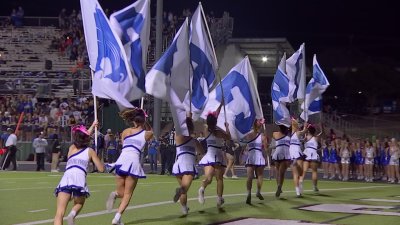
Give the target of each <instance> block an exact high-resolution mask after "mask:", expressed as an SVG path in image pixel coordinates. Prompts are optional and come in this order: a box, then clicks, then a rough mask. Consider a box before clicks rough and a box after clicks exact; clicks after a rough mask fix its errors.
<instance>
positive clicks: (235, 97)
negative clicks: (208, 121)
mask: <svg viewBox="0 0 400 225" xmlns="http://www.w3.org/2000/svg"><path fill="white" fill-rule="evenodd" d="M221 85H222V89H221ZM254 85H255V82H254V76H253V72H252V69H251V65H250V61H249V59H248V57H247V56H246V57H245V58H244V59H243V60H242V61H241V62H240V63H238V64H237V65H236V66H235V67H233V68H232V69H231V71H230V72H229V73H228V74H227V75H226V76H225V77H224V79H223V80H222V81H221V84H218V85H217V86H216V87H215V89H214V90H213V91H212V92H211V93H210V95H209V100H208V103H207V106H206V108H205V110H204V111H203V114H202V118H204V119H205V118H207V114H208V113H209V112H212V111H215V110H217V108H218V107H219V105H220V104H221V102H222V97H224V103H225V110H226V112H225V110H224V108H222V109H221V112H220V115H219V117H218V123H217V126H218V127H220V128H221V129H223V130H225V125H224V122H225V119H224V117H225V115H226V118H227V121H226V122H228V123H229V131H230V133H231V136H232V139H234V140H240V139H242V138H243V137H244V136H246V135H247V134H248V133H249V132H251V130H252V128H253V124H254V121H255V120H256V119H263V118H264V117H263V115H262V114H261V106H260V105H259V104H258V101H257V95H258V93H257V89H256V87H255V86H254ZM222 90H223V91H222ZM222 92H223V94H222Z"/></svg>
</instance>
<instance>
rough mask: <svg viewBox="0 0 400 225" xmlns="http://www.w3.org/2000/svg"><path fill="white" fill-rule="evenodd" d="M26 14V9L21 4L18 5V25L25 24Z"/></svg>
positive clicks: (16, 23)
mask: <svg viewBox="0 0 400 225" xmlns="http://www.w3.org/2000/svg"><path fill="white" fill-rule="evenodd" d="M24 14H25V12H24V9H23V8H22V7H21V6H20V7H18V10H17V14H16V21H15V26H16V27H22V26H23V21H24Z"/></svg>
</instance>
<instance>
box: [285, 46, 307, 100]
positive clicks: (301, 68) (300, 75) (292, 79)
mask: <svg viewBox="0 0 400 225" xmlns="http://www.w3.org/2000/svg"><path fill="white" fill-rule="evenodd" d="M304 45H305V44H304V43H303V44H302V45H301V46H300V48H299V49H298V50H297V51H296V52H295V53H293V55H292V56H291V57H290V58H288V59H287V60H286V74H287V76H288V77H289V96H290V102H294V101H295V100H297V99H304V94H305V93H304V89H305V81H306V60H305V49H304V47H305V46H304Z"/></svg>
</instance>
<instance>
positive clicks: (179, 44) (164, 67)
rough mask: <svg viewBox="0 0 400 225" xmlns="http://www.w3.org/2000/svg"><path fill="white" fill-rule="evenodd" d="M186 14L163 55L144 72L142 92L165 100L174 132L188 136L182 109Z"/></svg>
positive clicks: (185, 97)
mask: <svg viewBox="0 0 400 225" xmlns="http://www.w3.org/2000/svg"><path fill="white" fill-rule="evenodd" d="M188 27H189V26H188V18H186V20H185V21H184V23H183V24H182V26H181V28H180V29H179V31H178V32H177V33H176V35H175V37H174V40H173V41H172V43H171V45H170V46H169V48H168V49H167V50H166V51H165V53H164V55H163V56H161V58H160V59H159V60H158V61H157V63H156V64H155V65H154V66H153V68H151V70H150V71H149V72H148V73H147V75H146V83H145V85H146V93H147V94H150V95H153V96H154V97H156V98H160V99H163V100H166V101H168V102H169V105H170V108H171V113H172V117H173V119H174V125H175V131H176V134H177V135H185V136H188V135H189V132H188V130H187V127H186V122H185V120H186V115H185V114H186V111H188V103H187V102H188V98H189V89H190V83H189V82H190V73H191V72H190V70H191V66H190V57H189V33H188V32H189V28H188Z"/></svg>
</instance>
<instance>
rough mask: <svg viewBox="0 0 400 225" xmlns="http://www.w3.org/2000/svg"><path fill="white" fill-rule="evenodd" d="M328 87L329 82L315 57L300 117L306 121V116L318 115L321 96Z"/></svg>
mask: <svg viewBox="0 0 400 225" xmlns="http://www.w3.org/2000/svg"><path fill="white" fill-rule="evenodd" d="M328 87H329V81H328V79H327V78H326V76H325V73H324V72H323V71H322V69H321V67H320V66H319V64H318V62H317V56H316V55H314V58H313V77H312V78H311V80H310V82H308V84H307V88H306V98H305V100H304V103H303V104H302V109H303V112H302V113H301V115H300V117H301V118H302V119H303V120H305V121H308V116H309V115H312V114H315V113H319V112H321V110H322V94H323V93H324V92H325V91H326V89H327V88H328Z"/></svg>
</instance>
